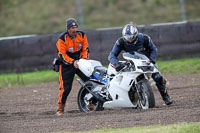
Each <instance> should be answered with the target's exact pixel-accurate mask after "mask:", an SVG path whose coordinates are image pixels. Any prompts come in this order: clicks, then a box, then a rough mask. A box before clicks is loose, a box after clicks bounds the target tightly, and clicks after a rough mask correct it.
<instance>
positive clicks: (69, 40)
mask: <svg viewBox="0 0 200 133" xmlns="http://www.w3.org/2000/svg"><path fill="white" fill-rule="evenodd" d="M56 46H57V50H58V57H59V59H60V60H61V65H60V66H59V83H60V85H59V88H60V91H59V98H58V104H63V105H64V104H65V103H66V100H67V97H68V95H69V93H70V91H71V88H72V83H73V79H74V75H75V74H77V75H78V76H79V77H80V78H81V79H82V80H83V81H87V80H89V78H88V77H87V76H86V75H84V74H83V73H82V72H81V71H80V70H79V69H78V68H75V67H74V65H73V63H74V61H76V60H79V59H81V58H83V59H87V58H88V56H89V49H88V41H87V37H86V34H85V33H84V32H82V31H77V33H76V36H75V37H74V38H73V37H71V36H70V34H69V33H68V32H67V31H66V32H65V33H63V34H62V35H61V36H60V37H59V39H58V41H57V43H56Z"/></svg>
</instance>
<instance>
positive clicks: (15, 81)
mask: <svg viewBox="0 0 200 133" xmlns="http://www.w3.org/2000/svg"><path fill="white" fill-rule="evenodd" d="M157 64H158V67H159V69H160V71H161V73H173V74H196V73H200V58H191V59H179V60H172V61H158V62H157ZM55 81H58V73H56V72H54V71H52V70H46V71H40V72H38V71H37V72H29V73H21V74H15V73H13V74H1V75H0V88H2V87H12V86H18V85H29V84H39V83H45V82H55Z"/></svg>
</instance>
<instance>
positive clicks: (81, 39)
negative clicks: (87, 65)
mask: <svg viewBox="0 0 200 133" xmlns="http://www.w3.org/2000/svg"><path fill="white" fill-rule="evenodd" d="M56 46H57V49H58V56H59V58H60V59H61V60H62V62H63V63H65V64H71V63H73V61H74V60H78V59H80V58H83V59H87V58H89V57H88V56H89V49H88V41H87V37H86V34H85V33H84V32H82V31H77V33H76V38H75V39H74V40H71V38H70V36H69V33H68V32H65V33H63V34H62V35H61V36H60V38H59V39H58V41H57V43H56Z"/></svg>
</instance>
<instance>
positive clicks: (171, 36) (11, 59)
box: [0, 22, 200, 73]
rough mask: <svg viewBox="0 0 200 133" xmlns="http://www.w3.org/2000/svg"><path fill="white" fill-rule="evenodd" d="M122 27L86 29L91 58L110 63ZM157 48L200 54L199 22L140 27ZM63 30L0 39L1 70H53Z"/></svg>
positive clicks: (169, 53) (164, 53)
mask: <svg viewBox="0 0 200 133" xmlns="http://www.w3.org/2000/svg"><path fill="white" fill-rule="evenodd" d="M121 30H122V28H110V29H98V30H89V31H86V33H87V37H88V42H89V47H90V58H91V59H95V60H99V61H101V62H102V63H103V64H108V59H107V58H108V55H109V53H110V51H111V50H112V47H113V45H114V43H115V41H116V40H117V38H119V37H120V36H121ZM138 30H139V32H142V33H145V34H148V35H149V36H150V37H151V38H152V40H153V42H154V44H155V45H156V46H157V48H158V58H162V59H177V58H182V57H200V37H199V35H200V22H177V23H166V24H155V25H146V26H138ZM59 35H60V33H54V34H47V35H33V36H30V37H29V36H25V37H17V38H15V37H12V38H10V39H8V38H0V73H6V72H24V71H33V70H35V69H37V70H40V69H50V68H51V63H52V60H53V58H54V57H56V52H57V50H56V41H57V39H58V37H59Z"/></svg>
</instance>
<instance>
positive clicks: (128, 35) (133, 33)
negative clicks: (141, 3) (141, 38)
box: [122, 24, 138, 42]
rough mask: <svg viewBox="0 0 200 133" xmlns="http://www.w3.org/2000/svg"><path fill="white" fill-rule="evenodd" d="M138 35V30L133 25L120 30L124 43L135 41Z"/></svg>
mask: <svg viewBox="0 0 200 133" xmlns="http://www.w3.org/2000/svg"><path fill="white" fill-rule="evenodd" d="M137 35H138V30H137V28H136V27H135V26H134V25H133V24H127V25H125V26H124V28H123V30H122V36H123V38H124V39H125V40H126V41H129V42H132V41H135V40H136V38H137Z"/></svg>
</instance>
